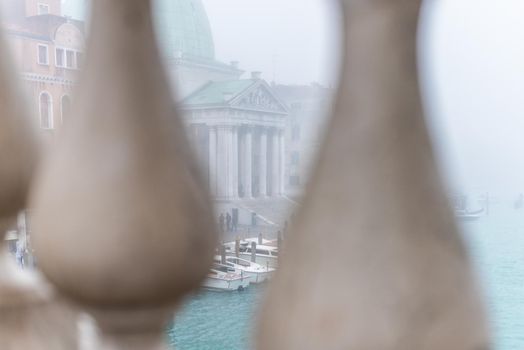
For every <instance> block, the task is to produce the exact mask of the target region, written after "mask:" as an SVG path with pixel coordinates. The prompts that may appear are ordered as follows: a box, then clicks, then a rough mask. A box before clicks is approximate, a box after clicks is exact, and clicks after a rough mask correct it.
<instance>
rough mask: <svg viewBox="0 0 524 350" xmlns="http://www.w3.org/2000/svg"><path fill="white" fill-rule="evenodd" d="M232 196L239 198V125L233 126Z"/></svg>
mask: <svg viewBox="0 0 524 350" xmlns="http://www.w3.org/2000/svg"><path fill="white" fill-rule="evenodd" d="M231 142H232V143H231V145H232V147H231V168H230V176H231V198H238V127H236V126H233V127H232V128H231Z"/></svg>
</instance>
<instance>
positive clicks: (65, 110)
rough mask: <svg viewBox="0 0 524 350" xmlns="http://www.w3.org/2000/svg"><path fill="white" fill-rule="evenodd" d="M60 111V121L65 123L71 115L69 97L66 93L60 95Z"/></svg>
mask: <svg viewBox="0 0 524 350" xmlns="http://www.w3.org/2000/svg"><path fill="white" fill-rule="evenodd" d="M61 111H62V123H66V122H67V121H68V120H69V117H70V116H71V98H70V97H69V96H67V95H64V96H62V103H61Z"/></svg>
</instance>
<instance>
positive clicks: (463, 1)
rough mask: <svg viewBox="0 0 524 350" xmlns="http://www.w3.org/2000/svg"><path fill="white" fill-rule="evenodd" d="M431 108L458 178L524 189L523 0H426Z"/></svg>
mask: <svg viewBox="0 0 524 350" xmlns="http://www.w3.org/2000/svg"><path fill="white" fill-rule="evenodd" d="M426 5H427V6H426V13H425V16H424V21H423V25H422V28H421V37H420V39H421V40H420V42H421V48H420V51H421V63H422V73H423V76H424V80H423V82H424V84H423V86H424V90H425V92H426V96H427V109H428V112H429V115H430V120H431V121H432V122H433V125H434V131H435V136H436V140H437V142H438V144H439V147H440V149H441V151H442V155H443V158H444V161H445V164H446V169H447V171H448V173H449V174H450V175H451V178H452V181H453V182H455V183H456V184H459V185H460V187H463V188H470V189H475V188H476V189H489V190H492V191H495V192H515V191H524V93H523V92H524V89H523V87H524V40H523V39H524V21H522V18H524V2H523V1H522V0H500V1H497V2H494V1H491V0H438V1H427V3H426Z"/></svg>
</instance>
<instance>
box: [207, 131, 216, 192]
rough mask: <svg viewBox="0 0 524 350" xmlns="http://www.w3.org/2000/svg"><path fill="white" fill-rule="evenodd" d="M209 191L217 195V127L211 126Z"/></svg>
mask: <svg viewBox="0 0 524 350" xmlns="http://www.w3.org/2000/svg"><path fill="white" fill-rule="evenodd" d="M209 192H210V194H211V196H213V197H216V196H217V195H218V192H217V129H216V127H214V126H210V127H209Z"/></svg>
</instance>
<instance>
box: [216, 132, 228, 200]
mask: <svg viewBox="0 0 524 350" xmlns="http://www.w3.org/2000/svg"><path fill="white" fill-rule="evenodd" d="M228 135H229V134H228V129H227V127H226V126H222V125H221V126H218V127H217V164H216V181H217V197H218V198H226V197H228V176H227V175H228V161H227V160H228V159H227V155H228V148H229V142H228V141H229V139H228Z"/></svg>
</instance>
